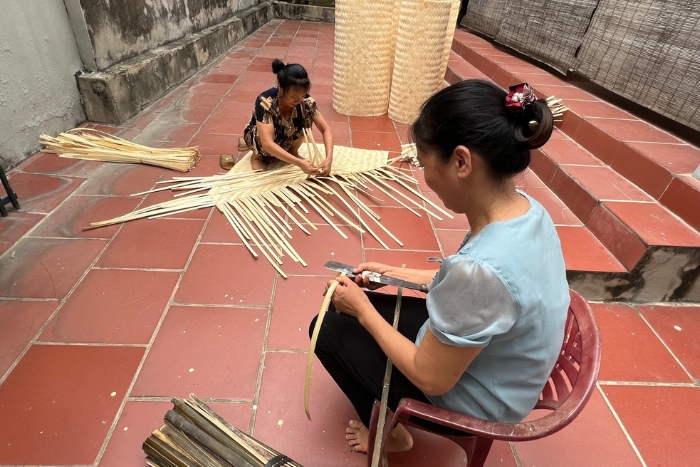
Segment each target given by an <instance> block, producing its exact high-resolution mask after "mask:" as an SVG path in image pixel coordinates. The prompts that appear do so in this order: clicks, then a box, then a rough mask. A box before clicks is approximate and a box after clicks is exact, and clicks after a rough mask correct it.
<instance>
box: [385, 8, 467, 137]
mask: <svg viewBox="0 0 700 467" xmlns="http://www.w3.org/2000/svg"><path fill="white" fill-rule="evenodd" d="M458 13H459V1H456V0H427V1H426V0H401V13H400V20H399V29H398V32H397V39H396V54H395V58H394V68H393V74H392V78H391V95H390V99H389V118H391V119H392V120H394V121H397V122H399V123H405V124H410V123H413V122H414V121H415V119H416V118H418V114H419V112H420V107H421V105H423V103H424V102H425V101H426V100H427V99H428V98H429V97H430V96H432V95H433V94H435V92H436V91H438V90H439V89H440V85H441V84H442V82H443V80H444V78H445V70H446V69H447V61H448V59H449V54H450V49H451V46H452V37H453V35H454V30H455V25H456V22H457V14H458ZM448 39H449V41H448Z"/></svg>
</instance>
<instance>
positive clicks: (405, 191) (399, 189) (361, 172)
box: [92, 143, 452, 277]
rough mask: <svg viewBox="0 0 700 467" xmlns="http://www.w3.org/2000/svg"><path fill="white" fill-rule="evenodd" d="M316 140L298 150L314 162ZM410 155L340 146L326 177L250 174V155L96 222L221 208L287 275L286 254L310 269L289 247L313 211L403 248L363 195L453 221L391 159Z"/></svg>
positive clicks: (295, 170)
mask: <svg viewBox="0 0 700 467" xmlns="http://www.w3.org/2000/svg"><path fill="white" fill-rule="evenodd" d="M314 144H315V143H310V144H309V145H307V144H303V145H302V146H301V148H300V150H299V154H300V155H301V156H302V157H305V158H309V159H311V158H310V157H308V156H309V153H310V152H311V150H313V152H314V154H315V153H316V152H317V151H318V152H319V153H320V155H321V157H325V156H324V154H323V153H324V149H323V146H315V149H314ZM413 152H415V149H414V148H413V146H410V145H409V146H406V147H405V148H404V153H402V155H401V157H399V158H397V159H393V160H388V156H389V153H388V152H387V151H377V150H367V149H355V148H348V147H344V146H336V147H335V148H334V152H333V167H332V171H331V174H330V175H329V176H327V177H315V176H309V175H307V174H305V173H304V172H302V170H301V169H300V168H299V167H297V166H294V165H289V164H284V163H281V162H278V163H275V164H274V165H271V166H269V167H268V170H265V171H260V172H253V171H252V167H251V163H250V161H251V154H250V153H248V154H247V155H246V156H245V157H243V159H242V160H241V161H240V162H238V163H237V164H236V165H235V166H234V168H233V169H231V170H230V171H229V172H228V173H226V174H222V175H213V176H210V177H177V178H174V179H173V180H167V181H161V182H158V183H159V184H167V185H166V186H163V187H160V188H155V189H153V190H149V191H147V192H144V193H137V195H143V194H145V193H153V192H156V191H165V190H172V191H180V192H183V193H178V194H176V195H175V198H174V199H172V200H169V201H164V202H162V203H158V204H155V205H152V206H148V207H145V208H141V209H138V210H136V211H134V212H132V213H129V214H126V215H124V216H121V217H117V218H114V219H110V220H106V221H102V222H95V223H93V224H92V227H102V226H105V225H111V224H118V223H122V222H127V221H131V220H135V219H143V218H149V219H154V218H158V217H164V216H169V215H173V214H178V213H182V212H187V211H192V210H194V209H201V208H208V207H211V206H216V207H217V208H218V210H219V211H221V213H223V215H224V216H226V219H227V220H228V221H229V223H230V224H231V227H232V229H233V232H232V233H234V232H235V234H236V235H237V236H238V237H239V238H240V240H241V241H242V242H243V244H244V245H245V247H246V248H247V249H248V250H249V251H250V253H251V254H252V255H253V256H255V257H258V256H259V254H261V255H262V256H264V257H265V259H267V260H268V261H269V262H270V264H271V265H272V266H273V267H274V268H275V269H276V270H277V272H279V273H280V274H281V275H282V276H283V277H287V276H286V275H285V273H284V272H283V271H282V269H281V267H280V266H281V265H282V257H284V256H287V257H289V258H291V259H292V261H294V262H297V263H300V264H301V265H303V266H306V263H305V262H304V259H303V258H302V257H301V256H300V255H299V254H298V253H297V252H296V251H295V250H294V247H293V246H292V239H293V235H292V232H295V227H296V228H298V230H300V231H301V232H303V233H304V234H306V235H311V233H312V232H313V231H314V230H318V227H317V226H316V225H315V224H314V223H313V222H311V221H310V220H309V218H308V217H307V216H308V214H309V213H310V212H315V213H317V214H318V215H319V216H320V217H321V218H322V219H323V221H322V222H323V223H325V224H327V225H330V226H331V227H332V228H333V229H334V230H335V231H336V232H337V233H338V234H339V235H340V236H341V237H343V238H345V239H347V238H348V235H347V234H346V233H345V232H344V231H343V229H353V230H355V231H357V232H359V233H362V234H365V233H366V234H368V235H371V236H372V237H374V238H375V239H376V240H377V242H379V244H381V245H382V246H383V247H385V248H387V249H388V248H389V247H388V245H387V244H386V243H384V240H383V239H382V236H383V235H379V234H378V232H379V231H380V230H381V231H382V232H383V234H385V235H387V236H388V237H389V238H391V239H392V240H393V241H395V242H396V243H397V244H398V245H399V246H402V245H403V243H402V242H401V240H399V239H398V238H397V237H396V236H395V235H394V234H392V233H391V232H390V231H389V230H388V229H387V228H386V227H384V226H383V225H382V224H381V222H380V220H381V218H380V216H379V215H377V214H376V213H375V212H374V211H372V209H371V208H370V207H369V206H367V205H366V204H365V202H364V201H363V200H362V199H361V198H360V196H359V195H360V193H362V194H364V196H367V197H370V198H373V199H376V200H378V201H381V199H387V198H390V199H392V200H393V201H394V202H395V203H397V204H398V205H400V206H403V207H404V208H405V209H408V210H409V211H410V212H412V213H413V214H415V215H416V216H418V217H421V216H422V214H421V212H423V213H425V214H427V215H430V216H433V217H435V218H436V219H438V220H440V219H441V217H440V216H438V215H437V214H435V213H434V212H433V211H432V209H434V210H435V211H436V212H441V213H442V214H443V215H445V216H447V217H449V218H452V216H451V215H450V214H449V213H447V212H446V211H444V210H443V209H441V208H440V207H439V206H437V205H436V204H435V203H434V202H432V201H430V200H429V199H428V198H426V197H425V196H423V195H422V194H421V193H420V192H419V191H418V190H417V189H416V186H417V182H416V180H415V179H414V178H413V177H412V176H411V175H410V172H408V173H407V172H406V170H405V169H401V168H398V167H395V166H394V165H393V164H392V163H394V162H396V161H398V160H403V159H405V158H410V154H411V153H413ZM426 206H427V207H426ZM345 208H347V209H345ZM360 213H362V214H361V215H360ZM339 225H342V226H343V229H341V228H340V227H339ZM374 229H377V231H376V232H375V230H374Z"/></svg>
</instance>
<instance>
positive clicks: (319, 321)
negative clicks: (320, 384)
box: [304, 273, 345, 420]
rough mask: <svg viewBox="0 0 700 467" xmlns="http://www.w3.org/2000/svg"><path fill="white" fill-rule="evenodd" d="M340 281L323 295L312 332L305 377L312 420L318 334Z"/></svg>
mask: <svg viewBox="0 0 700 467" xmlns="http://www.w3.org/2000/svg"><path fill="white" fill-rule="evenodd" d="M344 276H345V273H341V274H338V276H336V277H344ZM339 284H340V283H339V282H338V281H333V283H332V284H331V285H330V286H329V287H328V290H327V291H326V295H325V296H324V297H323V303H322V304H321V310H320V311H319V312H318V318H316V325H315V326H314V330H313V332H312V334H311V344H310V345H309V355H308V357H307V358H306V377H305V379H304V411H306V418H308V419H309V420H311V411H310V410H309V395H310V392H311V370H312V368H313V365H314V351H315V350H316V341H318V334H319V332H320V331H321V324H322V323H323V318H324V317H325V316H326V312H327V311H328V306H329V305H330V304H331V298H332V297H333V292H335V289H336V287H338V285H339Z"/></svg>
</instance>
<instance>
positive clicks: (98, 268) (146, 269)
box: [92, 219, 183, 272]
mask: <svg viewBox="0 0 700 467" xmlns="http://www.w3.org/2000/svg"><path fill="white" fill-rule="evenodd" d="M149 220H150V219H149ZM92 269H93V270H95V271H144V272H182V271H183V269H169V268H123V267H106V266H95V267H94V268H92Z"/></svg>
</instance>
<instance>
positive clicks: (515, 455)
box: [508, 441, 523, 467]
mask: <svg viewBox="0 0 700 467" xmlns="http://www.w3.org/2000/svg"><path fill="white" fill-rule="evenodd" d="M508 444H509V445H510V452H511V453H513V460H514V461H515V466H516V467H522V466H523V463H522V462H521V461H520V454H519V453H518V449H517V448H516V447H515V443H514V442H512V441H509V442H508Z"/></svg>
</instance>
